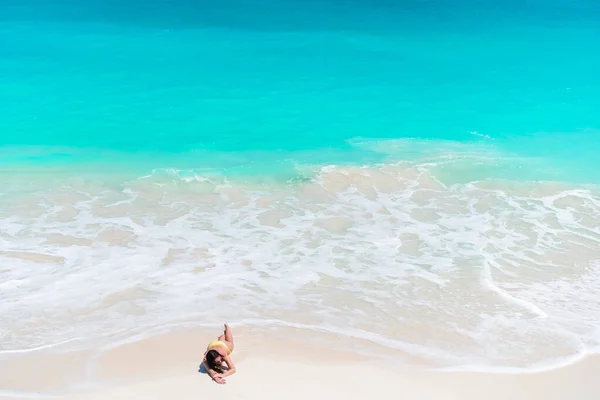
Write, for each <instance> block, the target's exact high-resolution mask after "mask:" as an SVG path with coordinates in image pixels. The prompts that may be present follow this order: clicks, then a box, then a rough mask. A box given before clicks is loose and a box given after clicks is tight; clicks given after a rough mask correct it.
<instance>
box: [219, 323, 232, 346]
mask: <svg viewBox="0 0 600 400" xmlns="http://www.w3.org/2000/svg"><path fill="white" fill-rule="evenodd" d="M219 340H220V341H222V342H225V344H226V345H227V347H229V350H231V351H233V333H231V328H229V325H227V324H225V331H224V332H223V334H222V335H221V336H219Z"/></svg>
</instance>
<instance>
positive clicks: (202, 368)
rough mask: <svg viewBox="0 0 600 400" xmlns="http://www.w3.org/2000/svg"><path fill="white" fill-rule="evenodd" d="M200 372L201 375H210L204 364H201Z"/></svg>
mask: <svg viewBox="0 0 600 400" xmlns="http://www.w3.org/2000/svg"><path fill="white" fill-rule="evenodd" d="M198 372H200V373H201V374H208V371H207V370H206V367H205V366H204V363H203V362H201V363H200V366H199V367H198Z"/></svg>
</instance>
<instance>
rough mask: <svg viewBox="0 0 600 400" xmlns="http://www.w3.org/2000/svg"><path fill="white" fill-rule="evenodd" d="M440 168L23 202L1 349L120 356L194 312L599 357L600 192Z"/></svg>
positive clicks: (168, 183)
mask: <svg viewBox="0 0 600 400" xmlns="http://www.w3.org/2000/svg"><path fill="white" fill-rule="evenodd" d="M438 166H439V165H438V164H436V163H425V164H421V165H407V164H399V165H379V166H377V167H362V168H355V167H339V166H329V167H325V168H322V170H321V171H320V173H319V174H318V176H317V177H316V178H315V179H314V180H312V181H308V182H289V183H287V184H285V185H281V184H279V185H277V184H272V183H264V182H263V183H255V184H251V183H245V184H244V183H240V182H231V181H227V180H226V179H224V178H222V177H219V176H218V175H214V176H213V175H210V176H207V175H194V172H193V171H186V172H182V171H176V170H172V171H165V170H157V171H155V172H154V173H153V174H150V175H148V176H144V177H142V178H140V179H138V180H134V181H125V182H120V183H119V182H116V183H115V182H110V183H108V182H98V181H86V180H81V179H80V180H71V181H68V182H65V181H60V182H59V184H51V185H50V184H49V185H47V186H44V188H43V189H40V190H38V191H37V192H27V193H26V194H23V193H21V195H19V196H15V195H14V193H12V192H11V193H7V195H6V196H0V203H1V204H2V207H0V210H1V211H0V246H1V248H2V250H0V315H2V316H3V323H2V329H1V330H0V337H1V339H2V340H1V343H2V344H1V345H0V346H1V347H0V350H2V352H3V354H5V355H8V354H9V353H11V352H12V353H17V352H22V351H28V350H19V349H31V348H35V347H38V348H40V349H44V348H46V347H48V346H52V343H56V342H61V341H65V340H66V341H68V340H69V339H70V338H74V337H81V338H98V337H104V338H105V339H103V342H102V343H105V344H108V343H110V339H109V338H111V337H113V338H114V336H113V334H114V333H115V332H116V331H123V332H135V330H136V329H139V328H140V327H148V326H152V325H154V324H156V322H157V321H161V324H162V326H168V325H169V324H170V323H172V322H174V321H177V320H186V319H189V318H191V317H192V316H193V317H194V318H195V320H196V321H202V323H203V324H216V323H220V322H222V321H223V320H227V321H231V322H232V323H236V322H238V323H244V321H245V322H246V323H254V324H256V323H258V321H262V323H265V324H271V325H272V326H293V327H296V328H299V329H311V330H321V331H323V332H329V333H333V334H336V335H344V336H347V337H352V338H356V339H362V340H366V341H369V342H376V343H378V344H379V345H380V346H382V348H387V349H389V350H390V351H391V350H394V351H401V352H404V353H407V354H411V355H414V356H417V357H421V358H426V359H429V360H434V361H436V362H438V363H439V364H440V365H443V366H453V367H457V366H460V365H468V366H471V367H472V366H479V367H486V368H492V367H494V368H495V367H498V366H500V367H507V368H528V367H531V366H533V365H538V366H539V365H542V364H543V363H546V362H555V361H559V360H564V359H571V358H573V357H579V356H580V355H581V354H585V353H586V352H589V351H592V349H596V348H598V346H599V345H600V323H599V322H598V321H600V302H599V300H598V299H597V295H596V294H597V293H598V289H600V266H599V265H598V261H599V260H600V251H599V250H598V249H600V226H599V224H598V221H599V219H600V218H599V217H600V198H599V196H598V192H597V191H594V189H591V188H582V187H577V188H572V187H567V186H565V185H559V184H554V183H519V184H517V183H514V182H507V181H482V182H470V183H453V184H448V185H444V184H442V183H441V182H440V180H439V179H438V178H437V176H436V175H435V173H434V172H435V170H436V168H437V167H438ZM11 187H12V188H14V190H19V189H18V185H16V186H11ZM11 190H12V189H11ZM248 321H253V322H248ZM146 333H147V332H146Z"/></svg>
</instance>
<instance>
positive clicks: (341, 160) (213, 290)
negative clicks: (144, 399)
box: [0, 0, 600, 369]
mask: <svg viewBox="0 0 600 400" xmlns="http://www.w3.org/2000/svg"><path fill="white" fill-rule="evenodd" d="M599 16H600V2H598V1H592V0H554V1H552V0H546V1H541V0H529V1H512V0H511V1H491V0H489V1H488V0H480V1H476V0H461V1H459V0H455V1H450V0H429V1H426V0H420V1H417V0H413V1H402V0H396V1H392V0H368V1H367V0H302V1H300V0H264V1H256V0H247V1H241V0H239V1H237V0H236V1H232V0H222V1H219V2H206V1H203V0H200V1H192V0H163V1H160V0H149V1H145V2H141V1H131V0H120V1H113V0H108V1H107V0H105V1H98V0H87V1H82V0H79V1H75V0H60V1H41V0H19V1H16V0H8V1H7V0H4V1H2V2H1V3H0V358H2V359H5V358H7V359H8V358H10V357H12V356H13V355H15V354H19V352H22V351H29V350H34V349H36V348H42V349H44V348H49V347H52V346H54V345H56V344H59V343H63V342H65V341H67V342H68V343H72V344H73V346H74V347H77V346H84V345H86V344H90V343H92V344H94V345H98V344H99V343H101V344H102V343H104V344H109V343H110V342H111V340H114V338H115V337H116V335H120V336H119V337H120V338H123V337H127V335H137V334H140V333H141V332H145V331H146V332H149V331H150V330H149V329H150V327H151V328H152V329H153V331H152V332H154V331H156V330H160V329H171V328H172V327H173V326H180V325H186V326H206V327H209V326H214V327H216V329H220V324H221V323H222V322H229V323H230V324H232V325H233V326H236V325H237V326H249V327H253V326H254V327H261V328H265V329H267V328H268V329H272V330H275V331H277V330H278V329H289V328H290V327H292V328H295V329H297V330H299V331H303V332H305V334H306V335H307V337H310V332H311V331H318V332H321V333H327V334H331V335H332V337H334V338H335V337H338V338H339V337H346V338H352V339H353V340H356V343H357V346H356V349H357V351H360V350H361V343H370V345H373V344H375V345H377V346H379V350H380V354H381V355H385V354H387V353H390V352H395V353H394V354H400V353H402V354H405V355H406V359H407V360H408V359H411V358H415V357H416V358H419V359H421V360H425V361H426V362H428V363H430V364H432V365H436V366H440V367H444V368H472V369H483V368H487V369H502V368H504V369H506V368H513V369H514V368H519V369H533V368H541V367H545V366H552V365H558V364H561V363H565V362H569V360H574V359H577V358H580V357H582V356H584V355H585V354H589V353H592V352H597V351H598V350H599V349H600V296H598V293H600V73H599V71H600V51H598V43H600V19H599ZM366 348H367V346H366V345H365V349H366ZM365 351H366V350H365Z"/></svg>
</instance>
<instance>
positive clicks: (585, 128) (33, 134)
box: [0, 0, 600, 182]
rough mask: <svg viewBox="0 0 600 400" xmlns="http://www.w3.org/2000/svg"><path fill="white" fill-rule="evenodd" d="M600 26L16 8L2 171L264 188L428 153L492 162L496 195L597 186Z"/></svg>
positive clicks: (535, 8) (185, 4)
mask: <svg viewBox="0 0 600 400" xmlns="http://www.w3.org/2000/svg"><path fill="white" fill-rule="evenodd" d="M599 15H600V3H598V2H596V1H592V0H589V1H588V0H578V1H570V0H556V1H540V0H530V1H527V2H522V1H504V2H498V1H491V0H490V1H488V0H480V1H475V0H466V1H465V0H463V1H450V0H430V1H416V0H415V1H399V0H398V1H391V0H375V1H373V0H369V1H366V0H346V1H342V0H320V1H317V0H304V1H299V0H283V1H282V0H271V1H241V0H236V1H231V0H225V1H220V2H216V3H215V2H205V1H192V0H179V1H177V0H173V1H167V0H163V1H159V0H151V1H149V2H140V1H127V0H125V1H75V0H61V1H41V0H37V1H34V0H30V1H16V0H15V1H13V0H9V1H3V2H2V3H1V4H0V107H1V114H0V146H2V147H1V148H0V166H1V168H2V169H4V170H7V169H8V170H14V169H20V168H24V167H27V168H29V169H31V168H34V169H35V168H36V167H39V166H43V167H44V168H46V167H48V166H54V167H60V166H63V167H67V168H73V167H74V165H92V168H107V167H108V166H113V167H115V165H118V167H116V168H125V169H126V168H132V167H133V166H134V165H135V166H139V167H140V169H141V170H149V169H153V168H189V169H203V168H205V169H206V168H209V169H210V168H214V169H219V170H221V171H224V172H225V173H227V172H230V173H234V172H235V171H237V172H240V171H244V172H245V173H248V174H254V173H273V172H274V171H277V170H283V169H294V168H296V167H297V165H298V164H337V163H359V164H360V163H373V162H381V161H397V160H403V159H409V158H411V157H414V156H415V153H418V155H419V156H423V155H424V154H425V155H427V153H428V150H427V148H428V147H427V146H428V144H430V145H431V146H432V149H437V150H436V151H438V150H439V149H440V147H441V148H444V146H446V145H448V146H449V147H448V148H452V149H456V147H457V146H463V145H464V148H462V147H461V149H462V150H460V151H467V152H469V151H471V150H472V147H471V146H475V148H477V149H478V150H477V151H478V152H489V155H490V157H489V161H488V163H489V169H488V172H489V176H490V177H491V176H495V175H498V174H500V175H502V173H505V175H507V176H508V177H511V178H519V179H521V178H526V179H549V180H568V181H569V180H572V181H582V182H598V180H599V179H600V178H598V177H597V175H598V174H597V172H596V171H598V170H600V161H598V159H599V157H598V154H600V112H599V111H598V110H600V96H598V93H600V73H599V72H598V71H600V52H598V51H597V48H598V43H600V19H599V17H598V16H599ZM397 139H400V140H401V141H402V143H403V145H402V146H394V145H393V143H394V142H393V140H397ZM385 140H392V142H390V146H385V145H384V146H380V145H376V146H364V145H361V146H356V143H357V142H360V143H364V142H365V141H368V142H369V143H375V144H377V143H381V142H382V141H385ZM423 140H426V141H425V142H423ZM411 141H414V143H413V142H411ZM411 143H413V144H414V146H416V147H418V151H414V149H413V144H411ZM374 148H378V149H379V150H374ZM382 148H384V149H385V150H386V151H381V149H382ZM465 149H467V150H465ZM478 160H479V161H480V158H478ZM464 170H467V171H468V170H473V171H475V170H477V167H476V166H475V165H473V168H469V166H468V165H467V166H465V167H464V168H463V173H464ZM501 172H502V173H501ZM479 175H480V176H478V178H485V177H486V176H485V174H483V176H481V174H479Z"/></svg>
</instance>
